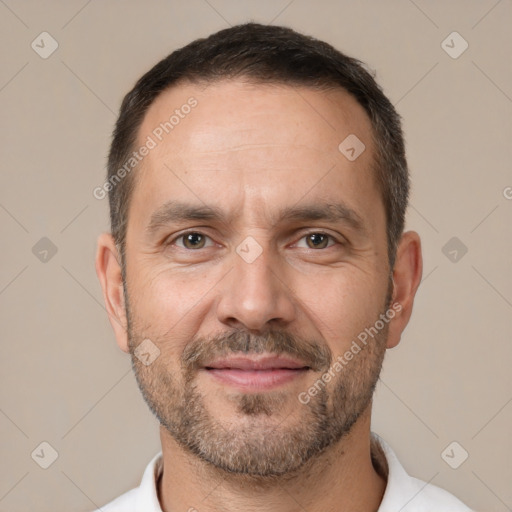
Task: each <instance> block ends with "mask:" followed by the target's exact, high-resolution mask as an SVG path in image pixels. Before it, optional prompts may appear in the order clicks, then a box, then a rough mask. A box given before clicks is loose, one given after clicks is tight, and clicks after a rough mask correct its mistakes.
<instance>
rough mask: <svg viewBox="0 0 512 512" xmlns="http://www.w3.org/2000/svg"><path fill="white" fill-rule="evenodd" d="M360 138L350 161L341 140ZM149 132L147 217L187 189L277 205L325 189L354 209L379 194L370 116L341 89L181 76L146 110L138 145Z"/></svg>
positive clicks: (142, 183)
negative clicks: (204, 81) (190, 79)
mask: <svg viewBox="0 0 512 512" xmlns="http://www.w3.org/2000/svg"><path fill="white" fill-rule="evenodd" d="M354 136H355V137H357V140H359V141H361V142H362V144H364V146H363V147H365V149H364V151H363V152H362V153H361V154H360V156H358V158H357V159H355V160H352V161H351V160H350V159H348V158H347V156H346V154H343V153H342V152H341V151H340V149H339V146H340V143H343V141H345V140H346V139H347V137H348V138H349V139H348V140H349V141H353V140H354V139H353V138H351V137H354ZM150 139H151V141H152V146H153V147H152V149H151V150H150V151H149V153H148V154H147V155H146V156H145V157H144V159H143V161H142V163H141V165H140V166H139V167H140V168H138V169H137V173H138V175H137V177H138V179H137V185H136V187H135V191H134V197H133V198H132V204H133V207H134V208H135V209H137V213H138V216H141V217H145V218H146V220H147V219H148V218H149V216H150V214H151V211H152V210H153V211H154V210H155V209H156V208H158V206H160V205H162V204H163V203H165V202H167V201H169V200H170V199H175V198H179V199H183V198H184V196H186V199H193V200H194V201H195V202H196V203H203V204H207V205H208V206H222V205H224V206H225V207H226V208H228V207H230V206H231V207H233V208H234V209H235V208H240V207H242V206H243V205H244V204H245V203H247V204H249V205H251V204H252V205H257V204H258V201H260V202H262V200H264V201H263V202H265V204H266V205H267V206H268V205H270V206H271V205H273V204H275V205H277V206H276V207H279V209H280V208H281V207H282V206H290V203H297V201H300V200H301V197H303V196H305V195H308V199H309V202H311V200H314V199H315V197H316V198H320V197H321V198H324V199H325V200H326V201H328V202H330V203H334V202H336V200H337V199H340V196H343V199H344V202H345V203H346V204H348V205H349V206H351V207H353V209H354V210H356V211H357V210H358V209H360V210H365V209H366V210H369V209H371V208H372V205H371V202H369V201H368V198H369V194H370V195H373V196H377V195H378V191H377V189H376V186H375V180H374V179H373V175H372V170H371V168H372V162H373V151H374V147H373V140H372V127H371V123H370V120H369V118H368V116H367V115H366V112H365V111H364V109H363V107H362V106H361V105H359V104H358V103H357V101H356V100H355V99H354V98H353V97H352V96H351V95H350V94H349V93H347V92H346V91H344V90H342V89H335V90H322V91H319V90H314V89H312V88H308V87H295V86H289V85H282V84H280V85H276V84H254V83H248V82H244V81H241V80H222V81H218V82H213V83H209V84H191V83H182V84H180V85H178V86H175V87H172V88H170V89H168V90H166V91H164V92H163V93H162V94H160V95H159V96H158V97H157V99H156V100H155V101H154V103H153V104H152V105H151V106H150V108H149V109H148V111H147V113H146V116H145V118H144V120H143V122H142V125H141V127H140V129H139V133H138V144H139V145H143V144H145V143H146V142H147V141H148V140H150ZM349 146H350V144H349ZM352 146H353V144H352ZM356 149H360V148H356ZM377 202H378V201H377ZM150 206H151V208H150ZM267 211H268V208H267ZM360 213H361V214H362V215H361V216H362V217H364V211H361V212H360Z"/></svg>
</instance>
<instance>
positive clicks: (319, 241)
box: [306, 233, 331, 249]
mask: <svg viewBox="0 0 512 512" xmlns="http://www.w3.org/2000/svg"><path fill="white" fill-rule="evenodd" d="M329 238H331V237H330V236H329V235H327V234H325V233H310V234H309V235H306V241H307V245H308V247H309V248H310V249H325V248H326V247H328V245H327V244H328V243H329Z"/></svg>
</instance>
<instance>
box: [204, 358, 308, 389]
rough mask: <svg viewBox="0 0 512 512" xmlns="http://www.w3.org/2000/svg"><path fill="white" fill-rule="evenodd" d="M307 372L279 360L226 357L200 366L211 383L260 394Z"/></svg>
mask: <svg viewBox="0 0 512 512" xmlns="http://www.w3.org/2000/svg"><path fill="white" fill-rule="evenodd" d="M310 369H311V368H310V367H309V366H307V365H306V364H304V363H303V362H302V361H299V360H297V359H292V358H289V357H282V356H268V355H267V356H259V357H240V356H238V357H229V358H223V359H217V360H215V361H212V362H211V363H209V364H208V365H206V366H204V368H203V370H205V371H206V372H207V373H208V374H209V375H210V376H211V377H212V378H213V379H215V380H217V381H218V382H220V383H222V384H225V385H226V384H227V385H229V386H234V387H236V388H238V389H240V390H243V391H262V390H268V389H272V388H276V387H279V386H283V385H285V384H287V383H290V382H292V381H294V380H296V379H298V378H300V377H303V376H304V375H305V374H306V373H307V372H308V371H309V370H310Z"/></svg>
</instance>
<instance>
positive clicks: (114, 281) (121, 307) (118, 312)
mask: <svg viewBox="0 0 512 512" xmlns="http://www.w3.org/2000/svg"><path fill="white" fill-rule="evenodd" d="M96 274H97V275H98V279H99V281H100V284H101V288H102V291H103V299H104V301H105V307H106V310H107V313H108V317H109V320H110V324H111V325H112V328H113V329H114V334H115V336H116V341H117V344H118V345H119V347H120V348H121V350H123V352H126V353H129V347H128V335H127V332H126V325H127V322H126V309H125V297H124V289H123V280H122V274H121V266H120V264H119V256H118V251H117V247H116V245H115V242H114V239H113V237H112V235H111V234H110V233H102V234H101V235H100V236H99V237H98V242H97V251H96Z"/></svg>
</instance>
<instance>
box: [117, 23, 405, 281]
mask: <svg viewBox="0 0 512 512" xmlns="http://www.w3.org/2000/svg"><path fill="white" fill-rule="evenodd" d="M228 78H247V79H249V80H250V81H252V82H254V83H278V84H284V85H298V86H308V87H312V88H316V89H320V90H328V89H333V88H339V87H341V88H343V89H345V90H346V91H348V92H349V93H350V94H351V95H352V96H353V97H354V98H355V99H356V100H357V101H358V103H359V104H360V105H361V106H362V107H363V108H364V109H365V111H366V113H367V114H368V117H369V118H370V121H371V123H372V128H373V139H374V143H375V148H376V151H375V155H374V163H373V168H374V173H375V176H376V181H377V184H378V187H379V190H380V192H381V195H382V199H383V202H384V207H385V212H386V230H387V242H388V258H389V264H390V267H391V269H392V268H393V266H394V261H395V256H396V248H397V245H398V241H399V240H400V237H401V234H402V232H403V229H404V222H405V211H406V209H407V202H408V196H409V171H408V168H407V161H406V157H405V144H404V140H403V134H402V128H401V121H400V116H399V115H398V113H397V112H396V110H395V108H394V107H393V104H392V103H391V102H390V101H389V99H388V98H387V97H386V96H385V95H384V93H383V92H382V89H381V88H380V86H379V85H378V84H377V83H376V82H375V80H374V78H373V76H372V74H370V72H369V71H367V70H366V69H365V67H364V64H363V63H362V62H361V61H359V60H357V59H355V58H352V57H348V56H346V55H344V54H343V53H341V52H339V51H338V50H336V49H335V48H334V47H332V46H331V45H329V44H327V43H325V42H323V41H320V40H318V39H315V38H313V37H310V36H306V35H303V34H299V33H298V32H296V31H294V30H292V29H290V28H287V27H279V26H273V25H261V24H257V23H246V24H242V25H237V26H234V27H231V28H228V29H225V30H221V31H219V32H216V33H215V34H212V35H210V36H209V37H207V38H202V39H197V40H195V41H193V42H191V43H189V44H188V45H186V46H184V47H183V48H180V49H178V50H176V51H174V52H172V53H171V54H170V55H169V56H167V57H166V58H165V59H163V60H161V61H160V62H158V63H157V64H156V65H155V66H154V67H153V68H152V69H150V70H149V71H148V72H147V73H146V74H144V75H143V76H142V77H141V78H140V79H139V80H138V82H137V83H136V84H135V86H134V87H133V89H132V90H131V91H130V92H129V93H128V94H127V95H126V96H125V97H124V99H123V102H122V105H121V109H120V113H119V118H118V120H117V123H116V126H115V130H114V133H113V140H112V144H111V147H110V153H109V157H108V175H107V180H109V181H110V182H111V183H112V181H111V180H112V178H113V177H115V175H116V173H117V172H118V170H119V169H120V168H122V166H123V165H124V164H125V163H126V161H127V160H128V159H129V158H130V156H131V153H132V152H133V150H134V146H135V144H136V140H137V134H138V131H139V128H140V125H141V124H142V121H143V119H144V115H145V113H146V112H147V110H148V108H149V107H150V105H151V104H152V103H153V101H155V99H156V98H157V96H158V95H159V94H160V93H162V92H163V91H164V90H166V89H168V88H170V87H171V86H176V85H177V84H178V83H180V82H182V81H186V80H188V81H191V82H212V81H216V80H222V79H228ZM134 182H135V180H134V175H133V173H129V174H127V175H126V177H125V178H123V179H122V180H119V181H118V183H117V184H116V185H115V186H113V187H111V188H110V189H109V205H110V222H111V231H112V235H113V237H114V240H115V242H116V245H117V247H118V249H119V251H120V257H121V265H122V267H123V272H124V262H125V250H126V247H125V245H126V229H127V223H128V212H129V206H130V198H131V195H132V192H133V188H134Z"/></svg>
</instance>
